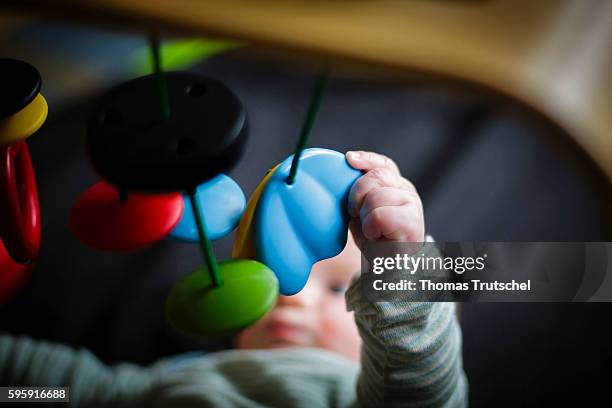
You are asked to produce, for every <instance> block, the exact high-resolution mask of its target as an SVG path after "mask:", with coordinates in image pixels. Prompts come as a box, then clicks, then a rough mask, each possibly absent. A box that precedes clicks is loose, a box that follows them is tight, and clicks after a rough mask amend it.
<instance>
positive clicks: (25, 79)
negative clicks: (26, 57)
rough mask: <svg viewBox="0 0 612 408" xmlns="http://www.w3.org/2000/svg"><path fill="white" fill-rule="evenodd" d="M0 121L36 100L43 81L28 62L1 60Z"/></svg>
mask: <svg viewBox="0 0 612 408" xmlns="http://www.w3.org/2000/svg"><path fill="white" fill-rule="evenodd" d="M0 73H2V76H1V77H0V89H2V97H0V119H1V118H6V117H8V116H11V115H13V114H15V113H17V112H19V111H20V110H22V109H23V108H25V107H26V106H27V105H28V104H29V103H30V102H32V101H33V100H34V98H35V97H36V95H38V93H39V92H40V86H41V84H42V80H41V78H40V73H39V72H38V70H37V69H36V68H34V67H33V66H32V65H30V64H28V63H27V62H24V61H20V60H16V59H11V58H0Z"/></svg>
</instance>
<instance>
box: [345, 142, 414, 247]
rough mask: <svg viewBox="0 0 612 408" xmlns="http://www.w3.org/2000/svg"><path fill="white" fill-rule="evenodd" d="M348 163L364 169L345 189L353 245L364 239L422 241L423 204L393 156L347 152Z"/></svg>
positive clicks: (359, 244)
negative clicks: (353, 182)
mask: <svg viewBox="0 0 612 408" xmlns="http://www.w3.org/2000/svg"><path fill="white" fill-rule="evenodd" d="M346 158H347V160H348V162H349V164H350V165H351V166H352V167H354V168H356V169H358V170H363V171H365V172H366V173H365V174H364V175H363V176H361V177H360V178H359V179H358V180H357V181H356V182H355V184H353V187H352V188H351V191H350V193H349V198H348V209H349V214H350V215H351V217H353V219H352V220H351V223H350V224H349V226H350V229H351V232H352V233H353V237H354V238H355V241H356V242H357V245H358V246H359V247H361V244H362V243H363V241H364V240H366V239H367V240H373V241H403V242H423V241H424V239H425V222H424V219H423V204H422V203H421V198H420V197H419V195H418V194H417V192H416V189H415V188H414V185H412V183H411V182H410V181H408V180H406V179H405V178H404V177H402V175H401V173H400V170H399V168H398V167H397V165H396V164H395V162H394V161H393V160H391V159H390V158H388V157H386V156H383V155H381V154H377V153H372V152H363V151H357V152H347V153H346Z"/></svg>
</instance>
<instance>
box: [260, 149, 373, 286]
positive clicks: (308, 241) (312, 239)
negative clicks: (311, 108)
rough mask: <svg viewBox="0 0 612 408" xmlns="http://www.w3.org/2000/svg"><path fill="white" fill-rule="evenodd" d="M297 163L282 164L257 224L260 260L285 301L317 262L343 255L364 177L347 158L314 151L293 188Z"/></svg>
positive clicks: (265, 196)
mask: <svg viewBox="0 0 612 408" xmlns="http://www.w3.org/2000/svg"><path fill="white" fill-rule="evenodd" d="M292 160H293V156H291V157H289V158H287V159H286V160H285V161H283V162H282V163H281V164H280V166H279V167H278V169H277V170H276V171H275V172H274V174H273V175H272V177H271V178H270V180H269V181H268V184H267V185H266V187H265V189H264V191H263V193H262V195H261V198H260V200H259V203H258V205H257V209H256V213H255V217H254V220H253V241H254V245H255V253H256V256H257V259H258V260H260V261H261V262H263V263H264V264H265V265H266V266H268V267H269V268H270V269H272V271H273V272H274V273H275V274H276V276H277V278H278V280H279V284H280V292H281V293H282V294H283V295H293V294H295V293H297V292H299V291H300V290H301V289H302V288H303V287H304V285H305V284H306V281H307V280H308V276H309V275H310V270H311V268H312V266H313V265H314V264H315V263H316V262H318V261H320V260H322V259H327V258H332V257H334V256H336V255H338V254H339V253H340V252H342V250H343V249H344V246H345V245H346V239H347V232H348V221H349V215H348V211H347V199H348V193H349V191H350V188H351V186H352V185H353V183H354V182H355V181H356V180H357V178H359V177H360V176H361V174H362V173H361V172H360V171H359V170H355V169H353V168H352V167H351V166H350V165H349V164H348V162H347V161H346V158H345V157H344V155H343V154H341V153H339V152H336V151H333V150H328V149H320V148H312V149H306V150H304V151H303V153H302V156H301V157H300V163H299V168H298V172H297V176H296V178H295V181H294V183H293V184H292V185H288V184H287V183H286V179H287V176H288V175H289V171H290V169H291V161H292Z"/></svg>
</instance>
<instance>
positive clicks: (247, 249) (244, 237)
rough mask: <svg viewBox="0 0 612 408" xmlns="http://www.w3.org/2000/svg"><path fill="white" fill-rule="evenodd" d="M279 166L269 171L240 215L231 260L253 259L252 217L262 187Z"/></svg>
mask: <svg viewBox="0 0 612 408" xmlns="http://www.w3.org/2000/svg"><path fill="white" fill-rule="evenodd" d="M278 166H280V164H277V165H276V166H274V168H273V169H271V170H269V171H268V172H267V173H266V175H265V177H264V178H263V180H261V182H260V183H259V185H258V186H257V188H256V189H255V191H254V192H253V194H252V195H251V198H249V202H248V203H247V207H246V209H245V210H244V213H243V214H242V218H241V219H240V223H239V224H238V229H237V230H236V240H235V241H234V246H233V247H232V258H236V259H255V248H254V247H253V234H252V228H253V226H252V222H253V216H254V215H255V209H256V208H257V202H259V197H261V193H262V192H263V189H264V187H265V186H266V184H268V180H269V179H270V177H271V176H272V174H274V172H275V171H276V169H277V168H278Z"/></svg>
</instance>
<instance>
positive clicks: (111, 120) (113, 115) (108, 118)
mask: <svg viewBox="0 0 612 408" xmlns="http://www.w3.org/2000/svg"><path fill="white" fill-rule="evenodd" d="M121 119H123V117H122V115H121V112H119V109H117V108H110V109H107V110H106V111H105V112H103V113H102V116H101V119H100V122H101V123H102V124H103V125H111V126H112V125H116V124H118V123H119V122H121Z"/></svg>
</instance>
